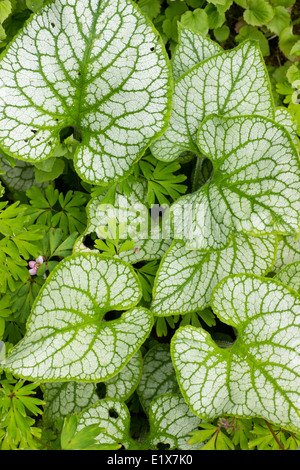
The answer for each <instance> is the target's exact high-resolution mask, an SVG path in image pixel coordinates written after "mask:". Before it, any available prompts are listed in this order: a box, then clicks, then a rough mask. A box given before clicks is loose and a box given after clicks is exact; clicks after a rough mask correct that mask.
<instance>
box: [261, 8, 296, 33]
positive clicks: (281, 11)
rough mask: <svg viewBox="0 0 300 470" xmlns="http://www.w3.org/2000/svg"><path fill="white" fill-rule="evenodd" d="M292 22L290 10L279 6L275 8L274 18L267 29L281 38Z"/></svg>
mask: <svg viewBox="0 0 300 470" xmlns="http://www.w3.org/2000/svg"><path fill="white" fill-rule="evenodd" d="M290 21H291V15H290V13H289V12H288V10H287V9H286V8H285V7H284V6H281V5H279V6H276V7H275V8H274V16H273V18H272V19H271V20H270V21H269V22H268V23H267V27H268V29H269V30H270V31H272V32H273V33H275V34H277V36H279V35H280V33H281V31H282V30H283V29H285V28H287V27H288V26H289V24H290Z"/></svg>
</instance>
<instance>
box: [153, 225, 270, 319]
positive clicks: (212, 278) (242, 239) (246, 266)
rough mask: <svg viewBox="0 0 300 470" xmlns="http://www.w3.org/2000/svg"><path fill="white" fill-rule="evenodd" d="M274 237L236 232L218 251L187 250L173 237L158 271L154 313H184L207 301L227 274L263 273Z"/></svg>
mask: <svg viewBox="0 0 300 470" xmlns="http://www.w3.org/2000/svg"><path fill="white" fill-rule="evenodd" d="M276 246H277V239H276V237H275V236H272V235H271V236H269V237H249V236H247V235H243V234H237V235H235V236H234V237H233V238H232V240H231V242H230V244H229V245H228V246H227V247H225V248H223V249H222V250H219V251H208V252H206V253H203V252H201V251H198V250H188V249H187V248H185V247H184V246H183V245H182V243H180V242H177V241H174V242H173V244H172V246H171V248H170V250H169V251H167V253H166V254H165V256H164V257H163V259H162V261H161V264H160V267H159V270H158V272H157V275H156V278H155V281H154V288H153V301H152V305H151V311H152V313H153V314H154V315H156V316H167V315H178V314H180V315H183V314H185V313H190V312H194V311H196V310H203V309H204V308H206V307H209V305H210V296H211V293H212V290H213V288H214V287H215V286H216V285H217V284H218V283H219V282H220V281H221V279H223V278H224V277H226V276H228V275H229V274H237V273H241V272H243V273H247V272H249V273H253V274H259V275H264V274H266V273H267V272H269V271H270V270H271V267H272V265H273V263H274V259H275V255H276Z"/></svg>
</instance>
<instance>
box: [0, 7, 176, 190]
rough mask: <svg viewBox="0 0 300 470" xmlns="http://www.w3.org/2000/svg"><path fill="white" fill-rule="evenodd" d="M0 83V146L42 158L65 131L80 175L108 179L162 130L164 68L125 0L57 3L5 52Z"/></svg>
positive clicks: (166, 95) (153, 37) (146, 24)
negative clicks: (69, 135)
mask: <svg viewBox="0 0 300 470" xmlns="http://www.w3.org/2000/svg"><path fill="white" fill-rule="evenodd" d="M0 90H1V91H0V116H1V118H0V145H1V147H3V149H4V150H5V151H6V152H7V153H8V154H9V155H12V156H13V157H15V158H19V159H23V160H26V161H32V162H38V161H41V160H44V159H45V158H48V157H50V156H51V155H52V154H53V152H54V150H55V148H56V146H57V145H58V144H59V143H60V133H61V131H63V130H64V131H65V130H67V129H69V130H70V129H71V130H72V129H73V132H74V135H75V138H76V139H77V140H78V141H80V143H79V145H78V147H77V150H76V153H75V167H76V170H77V172H78V174H79V175H80V177H81V178H82V179H84V180H85V181H88V182H90V183H92V184H95V183H96V184H97V183H101V184H108V183H109V182H111V181H112V180H118V179H121V178H123V177H124V176H125V175H127V174H128V173H130V171H131V169H132V165H133V163H134V162H135V161H137V160H138V159H139V158H140V157H141V155H142V154H143V153H144V151H145V149H146V148H147V147H148V146H149V145H150V143H151V142H152V141H153V140H155V139H156V138H157V137H158V136H160V135H161V134H162V133H163V132H164V130H165V129H166V125H167V121H168V119H169V114H170V100H171V74H170V65H169V61H168V57H167V54H166V52H165V49H164V46H163V44H162V41H161V40H160V37H159V35H158V33H157V31H156V30H155V29H154V28H153V25H152V23H151V22H150V20H148V19H146V17H144V16H143V15H142V13H141V12H140V11H139V10H138V9H137V8H136V6H135V5H134V4H133V2H131V1H130V0H118V1H117V2H111V1H109V0H99V1H97V2H86V1H85V0H77V1H74V0H55V1H54V2H51V3H50V4H47V5H45V6H44V8H43V9H42V10H41V11H40V12H38V13H37V14H36V15H35V16H33V18H32V19H31V20H30V21H29V22H28V23H27V24H26V25H25V27H24V28H23V30H22V31H21V33H20V34H19V35H18V36H17V37H16V38H15V39H14V41H13V42H12V43H11V45H10V46H9V47H8V48H7V50H6V51H5V52H4V55H3V56H2V60H1V66H0Z"/></svg>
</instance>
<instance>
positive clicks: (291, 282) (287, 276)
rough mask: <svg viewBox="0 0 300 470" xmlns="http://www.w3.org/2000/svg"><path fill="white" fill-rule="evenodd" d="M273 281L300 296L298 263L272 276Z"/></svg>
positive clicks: (289, 265) (299, 265)
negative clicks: (280, 283)
mask: <svg viewBox="0 0 300 470" xmlns="http://www.w3.org/2000/svg"><path fill="white" fill-rule="evenodd" d="M274 279H276V280H277V281H279V282H282V284H285V285H286V286H288V287H290V288H291V289H294V290H295V291H296V292H298V294H300V261H295V262H294V263H290V264H288V265H287V266H285V267H284V268H283V269H281V270H280V271H279V272H278V273H277V274H276V275H275V276H274Z"/></svg>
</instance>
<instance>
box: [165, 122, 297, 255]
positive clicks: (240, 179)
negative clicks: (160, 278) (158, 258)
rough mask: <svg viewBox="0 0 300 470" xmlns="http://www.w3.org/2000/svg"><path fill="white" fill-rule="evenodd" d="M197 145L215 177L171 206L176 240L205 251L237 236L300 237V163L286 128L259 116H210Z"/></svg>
mask: <svg viewBox="0 0 300 470" xmlns="http://www.w3.org/2000/svg"><path fill="white" fill-rule="evenodd" d="M198 146H199V148H201V151H202V154H204V155H205V156H207V157H208V158H209V159H210V160H211V162H212V164H213V166H214V174H213V177H212V178H211V180H210V181H209V182H208V183H207V184H206V185H204V186H203V187H202V188H200V189H199V190H198V191H196V192H195V193H192V194H189V195H187V196H183V197H181V198H180V199H179V200H178V201H177V202H175V204H173V206H172V208H171V209H172V215H173V220H174V222H173V224H174V238H175V239H179V240H183V241H184V243H185V245H186V247H187V248H192V249H201V250H204V251H205V250H206V251H207V250H213V249H221V248H223V247H225V246H226V245H228V243H229V241H230V238H231V236H232V234H233V232H239V233H245V234H249V235H264V234H268V233H269V234H271V233H273V234H274V233H278V234H280V233H281V234H283V235H287V234H294V235H296V234H297V233H298V230H299V222H300V220H299V210H300V193H299V191H300V167H299V158H298V154H297V150H296V148H295V146H294V144H293V142H292V140H291V137H290V135H289V134H288V132H287V131H286V130H285V129H284V128H283V127H282V126H280V125H278V124H276V123H275V122H274V121H271V120H269V119H267V118H264V117H258V116H253V117H250V116H243V117H236V118H223V117H219V116H211V117H209V118H207V119H206V120H205V121H204V123H203V124H202V126H201V128H200V130H199V133H198ZM287 155H288V156H287ZM183 223H184V225H182V224H183Z"/></svg>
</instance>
